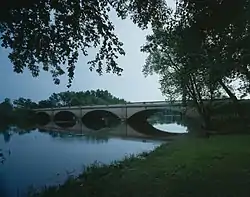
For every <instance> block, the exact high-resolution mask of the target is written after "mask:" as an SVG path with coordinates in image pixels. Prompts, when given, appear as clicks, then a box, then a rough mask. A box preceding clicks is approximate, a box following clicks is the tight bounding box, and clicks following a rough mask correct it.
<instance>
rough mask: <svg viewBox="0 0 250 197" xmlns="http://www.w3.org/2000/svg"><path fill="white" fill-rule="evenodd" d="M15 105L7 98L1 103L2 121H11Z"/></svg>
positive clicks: (0, 118) (0, 117)
mask: <svg viewBox="0 0 250 197" xmlns="http://www.w3.org/2000/svg"><path fill="white" fill-rule="evenodd" d="M12 111H13V106H12V104H11V101H10V99H8V98H6V99H4V101H3V102H2V103H0V121H1V122H3V123H6V122H9V121H11V116H12Z"/></svg>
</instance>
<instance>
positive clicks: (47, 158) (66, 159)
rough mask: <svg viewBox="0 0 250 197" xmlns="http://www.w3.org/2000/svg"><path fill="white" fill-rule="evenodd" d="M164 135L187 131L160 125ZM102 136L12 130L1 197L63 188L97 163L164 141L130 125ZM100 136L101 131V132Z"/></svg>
mask: <svg viewBox="0 0 250 197" xmlns="http://www.w3.org/2000/svg"><path fill="white" fill-rule="evenodd" d="M154 127H155V128H157V129H160V130H162V131H164V130H165V131H168V132H174V133H185V132H187V129H186V127H184V126H181V125H180V124H177V123H175V122H171V123H168V124H155V125H154ZM104 131H105V132H103V134H102V135H98V132H96V133H95V134H97V135H95V134H94V135H86V134H83V133H82V131H80V130H79V132H75V130H74V131H73V130H70V129H61V130H58V129H53V128H50V127H47V128H46V127H44V128H34V129H31V130H29V131H25V130H21V129H19V128H16V127H10V128H9V129H8V130H6V131H4V132H0V154H1V157H0V161H1V162H2V163H0V196H1V197H16V196H26V195H27V191H28V190H29V189H31V188H32V187H33V188H42V187H44V186H46V185H47V186H49V185H58V184H62V183H63V182H64V181H65V180H66V179H67V178H68V177H69V176H77V175H79V174H80V173H81V172H82V171H83V170H84V166H87V165H90V164H92V163H94V162H100V163H105V164H108V163H110V162H111V161H114V160H121V159H122V158H124V157H125V156H129V155H131V154H138V153H142V152H145V151H151V150H153V149H155V148H156V147H157V146H159V145H161V143H163V142H165V140H163V139H159V138H154V137H153V136H152V137H150V138H149V137H145V136H144V135H143V134H140V133H137V132H136V131H133V129H132V128H131V127H130V126H129V125H126V124H121V125H119V126H118V127H115V128H109V129H106V130H104ZM99 133H100V132H99Z"/></svg>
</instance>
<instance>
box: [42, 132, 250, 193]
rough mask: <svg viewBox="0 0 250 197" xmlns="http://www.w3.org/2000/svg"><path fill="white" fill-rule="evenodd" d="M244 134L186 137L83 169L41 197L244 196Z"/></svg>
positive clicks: (248, 180)
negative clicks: (100, 165) (107, 163)
mask: <svg viewBox="0 0 250 197" xmlns="http://www.w3.org/2000/svg"><path fill="white" fill-rule="evenodd" d="M249 185H250V136H249V135H238V136H237V135H230V136H215V137H211V138H209V139H201V138H199V139H198V138H196V139H195V138H188V139H181V140H179V141H175V142H173V143H172V144H170V145H167V144H165V145H162V146H161V147H159V148H157V149H156V150H155V151H153V152H152V153H150V154H149V155H142V156H141V157H140V158H131V159H125V160H124V161H123V162H119V163H117V164H114V165H111V166H102V167H92V168H88V169H87V171H86V172H85V173H83V174H82V175H81V176H80V177H79V178H78V179H75V180H69V181H68V182H66V183H65V184H64V185H62V186H60V187H59V188H50V189H47V190H45V191H44V192H43V193H42V194H40V195H41V196H45V197H49V196H51V197H52V196H53V197H56V196H60V197H63V196H88V197H91V196H98V197H102V196H105V197H111V196H119V197H123V196H124V197H127V196H130V197H132V196H135V197H138V196H143V197H147V196H152V197H158V196H168V197H177V196H178V197H179V196H182V197H185V196H189V197H201V196H202V197H211V196H213V197H215V196H218V197H224V196H227V197H228V196H237V197H241V196H244V197H248V196H250V190H249Z"/></svg>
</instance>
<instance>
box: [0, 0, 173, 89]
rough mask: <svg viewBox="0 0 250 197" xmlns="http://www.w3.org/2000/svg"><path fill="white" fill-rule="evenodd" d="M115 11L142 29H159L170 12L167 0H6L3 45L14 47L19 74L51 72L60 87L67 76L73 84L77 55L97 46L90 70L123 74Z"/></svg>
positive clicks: (13, 57) (12, 57)
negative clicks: (110, 14)
mask: <svg viewBox="0 0 250 197" xmlns="http://www.w3.org/2000/svg"><path fill="white" fill-rule="evenodd" d="M111 10H115V11H116V12H117V15H118V16H119V17H120V18H122V19H125V18H126V17H128V16H130V17H131V19H132V20H133V21H134V22H135V23H137V24H138V26H139V27H141V28H146V27H147V25H148V24H149V23H151V24H152V25H154V26H155V25H159V24H160V23H161V22H162V21H164V18H165V17H166V13H167V11H168V9H167V7H166V4H165V3H164V1H163V0H146V1H142V0H88V1H84V0H28V1H19V0H4V1H3V2H1V7H0V12H1V16H0V35H1V37H0V38H1V41H2V46H3V47H5V48H9V49H10V53H9V59H10V60H11V62H12V63H13V66H14V71H15V72H17V73H22V72H23V71H24V69H25V68H26V67H27V68H28V69H29V70H30V71H31V73H32V75H33V76H38V75H39V72H40V70H41V69H43V70H45V71H49V72H51V74H52V76H53V79H54V82H55V83H56V84H58V83H59V82H60V80H59V78H58V77H59V76H60V75H63V74H64V73H65V72H66V73H67V74H68V77H69V85H70V84H71V82H72V79H73V77H74V71H75V65H76V62H77V60H78V58H79V55H80V54H83V55H84V56H87V55H88V49H90V48H93V47H94V48H98V49H99V51H98V52H97V54H96V56H95V58H94V59H93V60H89V61H88V64H89V66H90V70H93V69H95V70H96V71H97V72H98V73H99V74H102V73H103V69H104V70H105V71H106V72H113V73H115V74H118V75H120V74H121V72H122V68H121V67H120V66H119V65H118V64H117V58H118V57H119V55H124V54H125V52H124V50H123V49H122V45H123V44H122V42H121V41H120V40H119V39H118V37H117V35H116V34H115V27H114V25H113V23H112V21H111V20H110V16H109V12H110V11H111Z"/></svg>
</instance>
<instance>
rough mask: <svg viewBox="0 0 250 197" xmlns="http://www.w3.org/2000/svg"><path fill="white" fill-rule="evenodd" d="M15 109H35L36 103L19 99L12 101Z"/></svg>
mask: <svg viewBox="0 0 250 197" xmlns="http://www.w3.org/2000/svg"><path fill="white" fill-rule="evenodd" d="M13 103H14V105H15V107H17V108H25V109H34V108H37V107H38V105H37V103H35V102H33V101H31V99H25V98H22V97H21V98H19V99H17V100H14V101H13Z"/></svg>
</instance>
